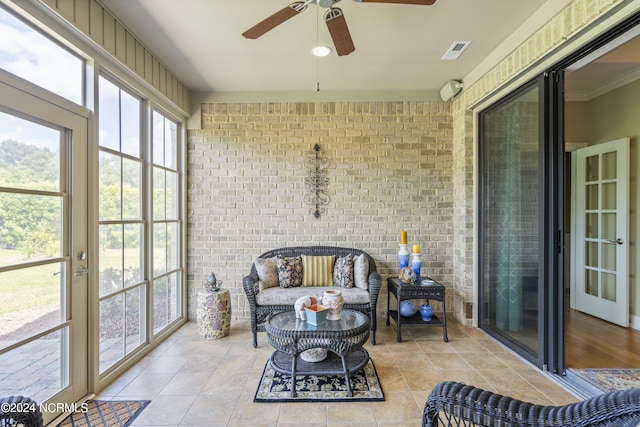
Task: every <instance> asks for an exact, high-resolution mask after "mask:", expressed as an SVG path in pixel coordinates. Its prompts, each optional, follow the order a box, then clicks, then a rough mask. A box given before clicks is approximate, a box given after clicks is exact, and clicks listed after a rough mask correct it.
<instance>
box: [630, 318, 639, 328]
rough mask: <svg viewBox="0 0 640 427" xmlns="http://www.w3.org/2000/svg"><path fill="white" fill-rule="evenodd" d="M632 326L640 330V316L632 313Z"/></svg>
mask: <svg viewBox="0 0 640 427" xmlns="http://www.w3.org/2000/svg"><path fill="white" fill-rule="evenodd" d="M630 326H631V327H632V328H633V329H638V330H640V316H635V315H632V316H631V322H630Z"/></svg>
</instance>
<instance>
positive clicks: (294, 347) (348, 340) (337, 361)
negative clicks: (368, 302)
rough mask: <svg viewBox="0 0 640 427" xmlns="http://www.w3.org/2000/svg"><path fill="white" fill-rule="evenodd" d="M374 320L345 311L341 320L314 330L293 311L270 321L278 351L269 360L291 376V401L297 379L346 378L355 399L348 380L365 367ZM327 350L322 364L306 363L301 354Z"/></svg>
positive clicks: (269, 330) (268, 325) (268, 327)
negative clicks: (322, 349)
mask: <svg viewBox="0 0 640 427" xmlns="http://www.w3.org/2000/svg"><path fill="white" fill-rule="evenodd" d="M370 329H371V320H370V319H369V317H368V316H366V315H364V314H362V313H360V312H359V311H355V310H348V309H343V310H342V315H341V319H340V320H327V321H326V323H325V324H323V325H318V326H314V325H311V324H309V323H307V322H303V321H301V320H300V319H296V314H295V312H294V311H285V312H280V313H275V314H273V315H271V316H269V318H268V319H267V321H266V323H265V331H266V332H267V340H268V341H269V343H270V344H271V345H272V346H273V347H274V348H275V349H276V351H274V352H273V354H272V355H271V358H270V363H271V366H273V368H274V369H275V370H276V371H278V372H280V373H283V374H287V375H291V397H295V396H296V387H295V385H296V381H295V379H296V375H340V374H344V377H345V382H346V385H347V395H348V396H353V391H352V389H351V382H350V380H349V376H350V374H351V373H352V372H355V371H357V370H358V369H361V368H362V367H364V366H365V365H366V364H367V362H368V361H369V353H367V350H365V349H364V348H363V347H362V346H363V345H364V343H365V342H366V341H367V339H368V338H369V330H370ZM314 348H326V349H327V350H329V351H328V356H327V358H326V359H324V360H322V361H319V362H306V361H304V360H303V359H302V358H301V357H300V354H301V353H302V352H303V351H306V350H310V349H314Z"/></svg>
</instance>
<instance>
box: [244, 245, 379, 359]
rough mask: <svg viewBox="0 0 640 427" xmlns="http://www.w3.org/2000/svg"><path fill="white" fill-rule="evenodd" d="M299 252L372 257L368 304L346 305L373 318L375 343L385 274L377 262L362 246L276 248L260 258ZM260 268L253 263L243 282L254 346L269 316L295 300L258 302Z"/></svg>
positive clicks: (345, 305)
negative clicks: (377, 311)
mask: <svg viewBox="0 0 640 427" xmlns="http://www.w3.org/2000/svg"><path fill="white" fill-rule="evenodd" d="M300 254H304V255H335V256H336V257H339V256H345V255H348V254H352V255H360V254H365V255H366V257H367V259H368V260H369V303H367V304H346V303H345V304H344V308H350V309H353V310H357V311H360V312H362V313H364V314H366V315H367V316H369V318H370V319H371V343H372V344H375V343H376V329H377V322H376V305H377V304H378V294H379V293H380V287H381V286H382V277H381V276H380V274H379V273H378V271H377V270H376V262H375V261H374V260H373V258H371V256H370V255H369V254H368V253H366V252H364V251H362V250H360V249H353V248H340V247H336V246H297V247H288V248H280V249H274V250H271V251H269V252H265V253H263V254H262V255H260V256H259V258H272V257H274V256H277V255H282V256H284V257H293V256H297V255H300ZM258 283H259V279H258V272H257V270H256V266H255V264H252V265H251V272H250V273H249V275H247V276H245V277H244V278H243V279H242V286H243V288H244V292H245V294H246V295H247V300H248V302H249V308H250V310H251V313H250V315H251V332H252V333H253V346H254V347H257V346H258V338H257V333H258V332H264V322H265V320H266V319H267V317H268V316H269V315H270V314H272V313H277V312H279V311H287V310H293V304H291V305H285V304H278V305H276V304H273V305H258V303H257V301H256V298H257V296H258V293H259V292H260V288H259V286H258Z"/></svg>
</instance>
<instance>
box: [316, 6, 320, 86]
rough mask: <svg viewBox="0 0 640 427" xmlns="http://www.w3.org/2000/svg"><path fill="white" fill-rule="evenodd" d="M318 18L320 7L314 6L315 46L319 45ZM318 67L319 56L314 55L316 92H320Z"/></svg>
mask: <svg viewBox="0 0 640 427" xmlns="http://www.w3.org/2000/svg"><path fill="white" fill-rule="evenodd" d="M316 6H317V5H316ZM319 19H320V7H316V47H318V46H319V45H320V29H319V24H318V20H319ZM319 68H320V57H319V56H318V55H316V92H320V72H319Z"/></svg>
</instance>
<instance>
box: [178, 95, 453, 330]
mask: <svg viewBox="0 0 640 427" xmlns="http://www.w3.org/2000/svg"><path fill="white" fill-rule="evenodd" d="M450 107H451V104H450V103H444V102H365V103H360V102H344V103H341V102H322V103H247V104H235V103H234V104H222V103H212V104H204V105H203V108H202V127H203V129H201V130H190V131H189V133H188V168H187V171H188V267H189V273H188V289H189V294H188V297H189V317H190V318H194V316H195V306H196V305H195V298H196V295H197V291H198V289H199V287H200V286H201V284H202V282H203V281H204V279H205V276H206V275H207V274H209V272H211V271H214V272H215V273H216V275H217V277H218V278H219V279H221V280H223V281H224V287H226V288H229V289H230V291H231V294H232V300H233V317H234V318H247V317H248V307H247V304H246V297H245V296H244V293H243V291H242V283H241V282H242V277H243V276H244V275H246V274H247V273H248V272H249V270H250V267H251V263H252V261H253V259H254V258H255V257H256V256H257V255H259V254H261V253H263V252H265V251H267V250H270V249H273V248H277V247H282V246H290V245H336V246H346V247H356V248H362V249H364V250H366V251H367V252H369V253H370V254H371V255H372V256H373V258H374V259H375V260H376V263H377V267H378V271H379V272H380V273H381V274H382V276H383V279H384V280H385V282H384V283H385V284H386V278H387V277H388V276H389V275H394V276H395V275H396V274H397V256H396V253H397V250H398V240H399V232H400V230H402V229H405V230H407V231H408V235H409V243H410V244H412V243H419V244H421V246H422V248H423V254H424V251H425V250H426V251H427V252H428V254H427V255H426V256H423V265H424V269H425V270H426V271H427V272H428V274H429V275H431V276H433V277H434V278H436V279H437V280H439V281H442V282H443V283H444V284H445V285H446V286H448V287H449V289H450V290H452V289H453V288H452V280H453V261H452V240H453V215H452V206H453V193H452V187H453V183H452V177H453V176H454V173H453V166H454V163H453V152H452V134H453V126H452V119H451V111H450ZM316 143H317V144H319V145H320V147H321V149H322V150H323V151H324V155H325V156H326V157H327V158H328V161H329V166H328V178H329V184H328V188H327V190H328V194H329V196H330V202H329V204H328V205H326V207H325V208H326V212H325V213H324V214H323V215H322V216H321V217H320V218H319V219H316V218H314V216H313V214H312V212H311V206H309V205H307V204H305V202H304V195H305V186H304V179H305V177H306V176H308V173H307V170H305V168H304V159H305V157H306V156H307V155H308V154H309V152H310V151H311V150H312V148H313V146H314V145H315V144H316ZM384 289H386V286H385V287H384ZM452 300H453V292H451V293H450V295H449V301H448V304H451V302H452ZM449 307H452V305H449ZM384 309H386V291H383V295H381V299H380V302H379V310H380V311H381V312H382V310H384Z"/></svg>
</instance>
